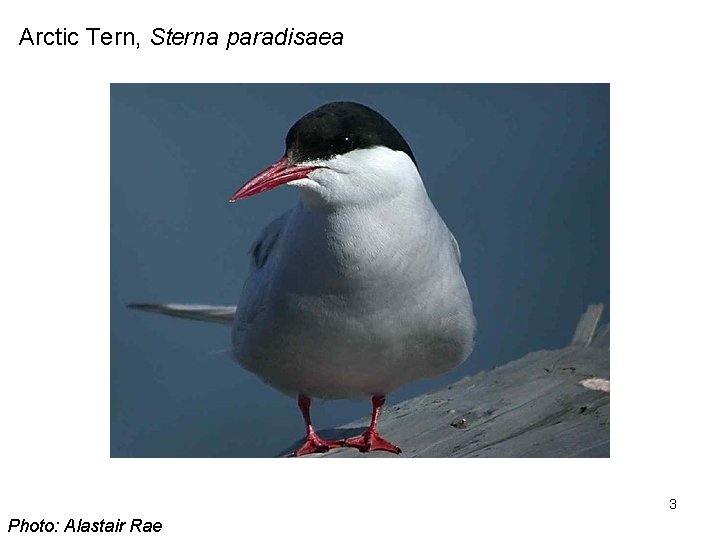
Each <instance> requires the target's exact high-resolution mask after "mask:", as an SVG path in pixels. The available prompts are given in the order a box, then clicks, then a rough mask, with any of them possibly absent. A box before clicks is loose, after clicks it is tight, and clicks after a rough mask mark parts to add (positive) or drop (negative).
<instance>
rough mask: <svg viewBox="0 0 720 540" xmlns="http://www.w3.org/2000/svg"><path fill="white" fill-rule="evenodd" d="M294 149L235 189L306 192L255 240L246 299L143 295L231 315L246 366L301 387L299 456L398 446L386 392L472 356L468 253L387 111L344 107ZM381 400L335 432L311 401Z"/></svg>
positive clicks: (304, 130)
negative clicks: (317, 421) (230, 302)
mask: <svg viewBox="0 0 720 540" xmlns="http://www.w3.org/2000/svg"><path fill="white" fill-rule="evenodd" d="M285 146H286V148H285V154H284V155H283V156H282V158H281V159H280V160H279V161H278V162H277V163H274V164H273V165H271V166H270V167H268V168H267V169H265V170H264V171H262V172H261V173H259V174H257V175H256V176H254V177H253V178H251V179H250V180H249V181H248V182H247V183H245V185H243V186H242V187H241V188H240V189H239V190H238V191H237V192H235V194H234V195H233V196H232V197H231V198H230V202H235V201H239V200H240V199H244V198H246V197H250V196H252V195H256V194H258V193H261V192H263V191H267V190H270V189H273V188H275V187H277V186H280V185H282V184H287V185H290V186H293V187H295V188H296V189H297V190H298V191H299V193H300V200H299V202H298V204H297V205H296V206H295V207H294V208H292V209H290V210H288V211H286V212H285V213H283V214H282V215H280V216H279V217H278V218H276V219H275V220H274V221H272V222H271V223H270V224H269V225H267V226H266V227H265V229H264V230H263V231H262V232H261V233H260V235H259V236H258V238H257V239H256V240H255V241H254V242H253V243H252V245H251V246H250V251H249V255H250V269H249V273H248V276H247V279H246V281H245V284H244V286H243V289H242V293H241V295H240V300H239V302H238V305H237V308H234V307H232V306H206V305H193V304H134V305H132V307H136V308H139V309H145V310H148V311H155V312H160V313H165V314H168V315H173V316H178V317H185V318H191V319H199V320H206V321H213V322H220V323H225V324H232V352H233V356H234V358H235V359H236V360H237V362H238V363H240V364H241V365H242V366H243V367H245V368H246V369H248V370H250V371H251V372H253V373H255V374H257V375H258V376H259V377H260V378H261V379H263V380H264V381H265V382H266V383H268V384H270V385H271V386H273V387H275V388H277V389H278V390H280V391H282V392H284V393H286V394H289V395H292V396H297V398H298V405H299V407H300V410H301V412H302V415H303V418H304V421H305V428H306V439H305V442H304V444H303V445H302V446H301V447H300V448H298V449H297V450H296V451H295V453H294V455H295V456H302V455H305V454H312V453H316V452H327V451H328V450H330V449H333V448H338V447H354V448H357V449H359V450H360V451H361V452H368V451H374V450H384V451H388V452H394V453H400V448H398V447H397V446H396V445H394V444H393V443H391V442H389V441H387V440H386V439H384V438H382V437H381V436H380V435H379V434H378V431H377V424H378V419H379V416H380V412H381V409H382V406H383V404H384V402H385V396H386V395H387V394H388V393H390V392H392V391H394V390H396V389H397V388H399V387H400V386H402V385H404V384H406V383H409V382H411V381H415V380H418V379H421V378H426V377H432V376H436V375H441V374H444V373H447V372H448V371H450V370H452V369H453V368H455V367H456V366H458V365H459V364H460V363H462V362H463V361H464V360H465V359H466V358H467V357H468V356H469V355H470V353H471V351H472V349H473V344H474V336H475V325H476V324H475V317H474V314H473V306H472V301H471V299H470V294H469V293H468V289H467V286H466V283H465V279H464V277H463V274H462V272H461V269H460V261H461V257H460V249H459V247H458V243H457V241H456V240H455V237H454V236H453V235H452V233H451V232H450V231H449V230H448V228H447V226H446V225H445V223H444V221H443V220H442V218H441V217H440V215H439V214H438V212H437V211H436V209H435V207H434V206H433V204H432V202H431V201H430V199H429V198H428V195H427V193H426V191H425V187H424V185H423V181H422V178H421V177H420V174H419V172H418V168H417V163H416V160H415V156H414V155H413V153H412V150H411V149H410V147H409V146H408V144H407V142H406V141H405V139H404V138H403V137H402V135H401V134H400V133H399V132H398V131H397V129H395V127H393V125H392V124H391V123H390V122H389V121H388V120H386V119H385V118H384V117H383V116H381V115H380V114H379V113H377V112H376V111H374V110H372V109H370V108H369V107H366V106H364V105H360V104H358V103H351V102H334V103H328V104H326V105H323V106H321V107H320V108H318V109H316V110H314V111H312V112H310V113H308V114H306V115H305V116H303V117H302V118H301V119H300V120H298V121H297V122H296V123H295V124H294V125H293V126H292V127H291V128H290V131H289V132H288V133H287V136H286V139H285ZM362 397H367V398H370V399H371V400H372V407H373V411H372V417H371V422H370V426H369V427H368V429H367V430H366V431H365V432H364V433H363V434H362V435H359V436H357V437H351V438H347V439H344V440H337V441H332V440H325V439H323V438H322V437H320V435H319V434H318V433H317V432H316V431H315V429H314V427H313V425H312V422H311V419H310V404H311V400H312V398H322V399H342V398H362Z"/></svg>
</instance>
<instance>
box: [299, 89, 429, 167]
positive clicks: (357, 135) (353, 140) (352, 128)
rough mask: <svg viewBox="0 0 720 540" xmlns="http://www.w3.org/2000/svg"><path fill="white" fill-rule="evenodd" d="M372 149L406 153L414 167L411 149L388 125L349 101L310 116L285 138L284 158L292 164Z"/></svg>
mask: <svg viewBox="0 0 720 540" xmlns="http://www.w3.org/2000/svg"><path fill="white" fill-rule="evenodd" d="M374 146H385V147H387V148H390V149H391V150H400V151H401V152H405V153H406V154H407V155H408V156H409V157H410V159H412V160H413V163H415V165H417V162H416V161H415V156H413V153H412V150H410V146H409V145H408V143H407V142H405V139H403V136H402V135H400V132H399V131H398V130H397V129H395V127H394V126H393V125H392V124H391V123H390V122H388V121H387V120H386V119H385V118H384V117H383V116H382V115H381V114H380V113H378V112H376V111H374V110H372V109H371V108H370V107H366V106H365V105H360V104H359V103H352V102H350V101H336V102H333V103H328V104H326V105H323V106H322V107H319V108H317V109H315V110H314V111H312V112H309V113H308V114H306V115H305V116H303V117H302V118H301V119H300V120H298V121H297V122H295V124H294V125H293V127H291V128H290V131H288V134H287V137H285V147H286V148H285V155H287V156H288V157H290V158H291V159H292V160H293V161H294V162H295V163H302V162H305V161H311V160H316V159H328V158H330V157H332V156H337V155H340V154H345V153H347V152H350V151H351V150H355V149H358V148H372V147H374Z"/></svg>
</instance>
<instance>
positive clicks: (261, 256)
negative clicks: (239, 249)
mask: <svg viewBox="0 0 720 540" xmlns="http://www.w3.org/2000/svg"><path fill="white" fill-rule="evenodd" d="M290 212H292V210H288V211H286V212H284V213H282V214H281V215H280V216H278V217H277V218H275V219H274V220H272V221H271V222H270V223H268V224H267V226H266V227H265V228H264V229H263V230H262V231H260V234H259V235H258V237H257V238H256V239H255V241H254V242H253V243H252V244H250V250H249V251H248V254H249V255H250V257H251V258H252V260H251V266H250V270H251V272H252V270H253V269H259V268H262V267H263V266H265V263H266V262H267V261H268V259H269V258H270V256H271V255H272V253H273V248H274V247H275V245H276V244H277V241H278V238H280V236H281V235H282V233H283V231H284V230H285V224H286V223H287V220H288V217H289V216H290Z"/></svg>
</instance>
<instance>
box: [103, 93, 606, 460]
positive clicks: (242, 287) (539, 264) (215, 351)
mask: <svg viewBox="0 0 720 540" xmlns="http://www.w3.org/2000/svg"><path fill="white" fill-rule="evenodd" d="M109 99H110V235H111V236H110V301H111V304H110V307H111V318H110V332H111V345H110V381H109V384H110V456H111V457H113V458H121V457H124V458H133V457H161V458H162V457H165V458H172V457H198V458H200V457H205V458H207V457H236V458H244V457H292V456H295V457H301V456H309V457H345V458H350V457H386V458H402V457H430V458H448V457H467V458H473V457H506V458H507V457H511V458H519V457H558V458H569V457H585V458H591V457H592V458H597V457H606V458H607V457H610V85H609V84H606V83H592V84H591V83H584V84H579V83H578V84H570V83H563V84H520V83H513V84H510V83H508V84H410V83H405V84H314V83H313V84H311V83H307V84H157V83H155V84H142V83H135V84H129V83H112V84H110V87H109Z"/></svg>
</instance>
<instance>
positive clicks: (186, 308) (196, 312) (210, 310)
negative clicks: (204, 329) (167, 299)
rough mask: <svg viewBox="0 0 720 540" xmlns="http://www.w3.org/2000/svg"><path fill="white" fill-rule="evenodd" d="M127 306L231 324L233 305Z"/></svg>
mask: <svg viewBox="0 0 720 540" xmlns="http://www.w3.org/2000/svg"><path fill="white" fill-rule="evenodd" d="M128 307H130V308H133V309H139V310H142V311H150V312H153V313H161V314H163V315H170V316H171V317H180V318H182V319H194V320H196V321H207V322H214V323H219V324H232V323H233V319H234V318H235V306H208V305H204V304H129V305H128Z"/></svg>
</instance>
